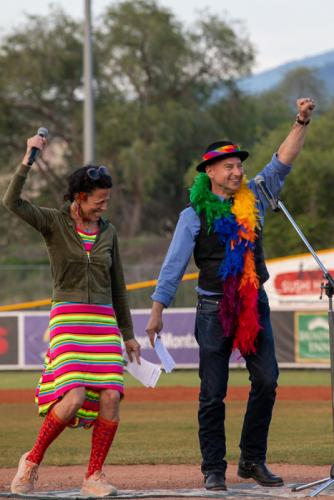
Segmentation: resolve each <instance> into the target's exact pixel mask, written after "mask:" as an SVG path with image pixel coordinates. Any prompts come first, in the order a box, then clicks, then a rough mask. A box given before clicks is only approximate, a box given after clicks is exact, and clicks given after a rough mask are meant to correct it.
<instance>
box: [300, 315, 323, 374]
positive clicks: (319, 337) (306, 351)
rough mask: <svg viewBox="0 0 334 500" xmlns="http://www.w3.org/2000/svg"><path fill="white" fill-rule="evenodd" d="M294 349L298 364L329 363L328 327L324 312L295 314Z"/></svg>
mask: <svg viewBox="0 0 334 500" xmlns="http://www.w3.org/2000/svg"><path fill="white" fill-rule="evenodd" d="M295 349H296V361H297V362H298V363H308V362H309V363H310V362H314V361H316V362H318V363H326V364H328V363H329V359H330V346H329V327H328V319H327V313H325V312H310V313H307V312H296V313H295Z"/></svg>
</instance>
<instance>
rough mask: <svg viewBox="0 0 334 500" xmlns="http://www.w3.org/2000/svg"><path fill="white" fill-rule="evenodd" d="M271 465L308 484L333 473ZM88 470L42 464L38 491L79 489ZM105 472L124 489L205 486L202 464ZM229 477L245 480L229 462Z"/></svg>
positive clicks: (1, 478) (1, 479) (1, 485)
mask: <svg viewBox="0 0 334 500" xmlns="http://www.w3.org/2000/svg"><path fill="white" fill-rule="evenodd" d="M270 467H271V469H272V470H273V472H275V473H277V474H280V475H282V476H283V478H284V480H285V483H286V484H289V483H306V482H310V481H313V480H317V479H321V478H323V477H328V475H329V467H326V466H307V465H290V464H272V465H271V466H270ZM15 472H16V470H15V469H0V492H1V491H9V485H10V481H11V479H12V477H13V476H14V474H15ZM84 472H85V467H84V466H67V467H55V466H41V468H40V471H39V480H38V487H37V488H36V490H37V491H46V490H49V491H50V490H58V489H60V490H66V489H71V488H79V487H80V485H81V482H82V478H83V474H84ZM105 472H106V475H107V477H108V478H109V479H110V480H111V481H112V482H113V484H115V486H117V488H119V489H120V490H122V489H126V490H127V489H131V490H136V489H137V490H141V489H145V490H146V489H147V490H152V489H171V490H173V489H178V488H190V489H193V488H201V487H202V486H203V479H202V475H201V472H200V470H199V466H196V465H128V466H124V465H115V466H112V465H107V466H105ZM226 479H227V485H228V484H233V483H240V482H242V480H241V479H240V478H238V476H237V467H236V465H229V467H228V469H227V478H226ZM308 493H309V491H307V490H306V492H305V497H306V496H307V494H308ZM0 498H1V493H0ZM320 498H322V499H323V500H324V499H325V498H330V499H331V500H333V496H331V497H325V496H321V497H320Z"/></svg>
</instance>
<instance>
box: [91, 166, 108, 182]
mask: <svg viewBox="0 0 334 500" xmlns="http://www.w3.org/2000/svg"><path fill="white" fill-rule="evenodd" d="M86 174H87V175H88V177H89V178H90V179H91V180H92V181H97V180H98V179H101V177H103V176H105V177H106V176H107V177H111V175H110V173H109V170H108V169H107V167H105V166H104V165H101V166H100V167H89V168H87V170H86Z"/></svg>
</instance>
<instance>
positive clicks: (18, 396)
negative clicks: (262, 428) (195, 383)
mask: <svg viewBox="0 0 334 500" xmlns="http://www.w3.org/2000/svg"><path fill="white" fill-rule="evenodd" d="M248 392H249V387H230V388H229V390H228V393H227V400H230V401H243V400H245V399H247V396H248ZM277 397H278V399H280V400H288V401H330V399H331V389H330V387H329V386H313V387H309V386H286V387H279V388H278V391H277ZM125 398H126V401H127V402H139V401H197V400H198V388H197V387H183V386H179V387H178V386H176V387H172V388H171V387H159V388H157V389H147V388H145V387H131V388H127V389H126V392H125ZM33 400H34V390H33V389H15V390H13V389H2V390H0V401H1V403H2V404H8V403H24V404H27V403H31V402H32V401H33Z"/></svg>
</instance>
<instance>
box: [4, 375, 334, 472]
mask: <svg viewBox="0 0 334 500" xmlns="http://www.w3.org/2000/svg"><path fill="white" fill-rule="evenodd" d="M38 376H39V374H38V373H36V372H35V373H22V372H20V373H9V372H6V373H2V374H1V375H0V381H1V385H0V388H30V387H34V386H35V384H36V381H37V379H38ZM132 381H133V379H131V380H130V377H128V376H127V385H128V386H134V385H135V384H134V383H133V382H132ZM159 382H160V385H161V386H179V385H183V386H197V385H198V377H197V374H196V372H195V371H191V372H186V371H180V372H175V373H173V374H169V375H162V377H161V381H159ZM280 383H281V385H329V384H330V373H329V372H328V371H298V372H297V371H286V372H285V371H284V372H282V374H281V380H280ZM230 384H231V385H234V386H238V385H239V386H240V385H245V384H247V374H246V372H245V371H241V370H238V371H232V373H231V378H230ZM152 390H153V389H152ZM245 405H246V402H245V401H230V402H228V403H227V412H226V429H227V439H228V443H227V444H228V456H227V458H228V460H229V461H230V462H232V463H235V462H236V461H237V460H238V457H239V450H238V440H239V437H240V431H241V426H242V419H243V415H244V411H245ZM0 415H1V417H0V425H1V430H2V432H1V450H2V452H1V456H0V466H1V467H15V466H16V465H17V459H18V457H19V456H20V454H22V453H23V452H24V451H26V450H28V449H29V448H30V447H31V446H32V444H33V441H34V439H35V437H36V435H37V432H38V429H39V426H40V424H41V422H42V420H41V419H40V418H39V417H38V416H37V411H36V407H35V405H34V403H33V402H31V404H18V403H15V404H6V405H5V404H2V405H1V414H0ZM331 424H332V418H331V404H330V402H328V401H317V402H316V404H313V403H312V402H311V403H310V402H305V401H278V402H277V404H276V407H275V411H274V416H273V422H272V425H271V432H270V441H269V453H268V461H269V462H272V463H273V462H284V463H300V464H312V465H316V464H330V463H332V459H333V447H332V429H331ZM90 436H91V432H90V431H86V430H82V429H78V430H71V429H66V430H65V432H64V433H63V434H62V435H61V436H60V437H59V438H58V439H57V440H56V441H55V443H53V445H52V446H51V448H50V449H49V450H48V452H47V454H46V457H45V464H49V465H50V464H53V465H68V464H85V463H86V462H87V457H88V454H89V447H90ZM111 462H112V463H115V464H137V463H147V464H157V463H168V464H179V463H189V464H191V463H195V464H197V463H200V454H199V449H198V441H197V403H196V402H175V401H174V402H168V401H166V402H154V401H153V402H142V403H140V402H133V403H131V402H127V401H126V400H125V401H124V402H123V403H122V405H121V426H120V429H119V432H118V435H117V439H116V440H115V444H114V446H113V450H112V452H111V453H110V454H109V458H108V463H111Z"/></svg>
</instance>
